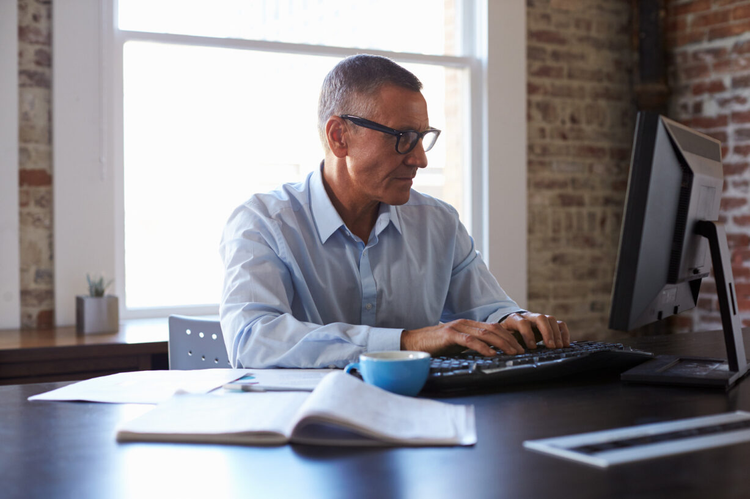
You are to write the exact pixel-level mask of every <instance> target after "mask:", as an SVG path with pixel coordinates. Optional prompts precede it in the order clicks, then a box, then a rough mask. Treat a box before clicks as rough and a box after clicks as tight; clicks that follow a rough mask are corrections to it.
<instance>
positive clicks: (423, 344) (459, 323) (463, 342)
mask: <svg viewBox="0 0 750 499" xmlns="http://www.w3.org/2000/svg"><path fill="white" fill-rule="evenodd" d="M566 331H567V329H566ZM532 338H533V333H532ZM490 345H493V346H495V347H497V348H499V349H500V350H502V351H503V352H505V353H508V354H518V353H523V351H524V349H523V347H522V346H521V345H520V344H519V343H518V341H516V339H515V338H514V337H513V334H512V333H511V332H510V331H508V330H507V329H506V328H504V327H503V326H502V325H500V324H488V323H485V322H476V321H471V320H468V319H459V320H456V321H453V322H449V323H447V324H438V325H437V326H430V327H425V328H422V329H412V330H404V332H403V333H401V350H419V351H422V352H427V353H429V354H430V355H443V354H449V353H458V352H461V351H463V350H466V349H467V348H469V349H472V350H476V351H477V352H479V353H480V354H482V355H495V353H496V352H495V351H494V350H492V349H491V348H490Z"/></svg>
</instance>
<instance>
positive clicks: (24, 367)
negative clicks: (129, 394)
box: [0, 319, 169, 385]
mask: <svg viewBox="0 0 750 499" xmlns="http://www.w3.org/2000/svg"><path fill="white" fill-rule="evenodd" d="M168 337H169V328H168V326H167V320H166V319H140V320H133V321H126V322H123V323H121V324H120V330H119V331H118V332H116V333H106V334H78V333H76V328H75V326H71V327H58V328H54V329H47V330H40V331H33V330H28V331H27V330H23V331H21V330H0V385H9V384H18V383H39V382H47V381H67V380H77V379H87V378H92V377H95V376H102V375H105V374H112V373H116V372H123V371H134V370H143V369H160V368H161V369H166V368H167V367H168V361H167V350H168V344H167V339H168Z"/></svg>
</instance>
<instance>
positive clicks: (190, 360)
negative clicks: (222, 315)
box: [169, 315, 232, 369]
mask: <svg viewBox="0 0 750 499" xmlns="http://www.w3.org/2000/svg"><path fill="white" fill-rule="evenodd" d="M211 367H224V368H229V367H232V366H231V365H230V364H229V356H228V355H227V349H226V346H225V345H224V336H223V335H222V334H221V324H220V323H219V321H217V320H210V319H200V318H197V317H187V316H184V315H170V316H169V368H170V369H208V368H211Z"/></svg>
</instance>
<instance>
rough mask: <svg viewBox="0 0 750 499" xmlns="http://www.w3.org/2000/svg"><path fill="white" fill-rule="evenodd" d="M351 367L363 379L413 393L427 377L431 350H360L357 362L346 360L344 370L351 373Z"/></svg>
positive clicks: (385, 388)
mask: <svg viewBox="0 0 750 499" xmlns="http://www.w3.org/2000/svg"><path fill="white" fill-rule="evenodd" d="M354 369H356V370H357V371H358V372H359V373H360V374H361V375H362V378H364V380H365V383H368V384H370V385H375V386H377V387H380V388H382V389H384V390H388V391H389V392H393V393H398V394H399V395H409V396H412V397H413V396H414V395H416V394H418V393H419V391H420V390H421V389H422V387H423V386H424V384H425V381H427V375H428V374H429V372H430V354H428V353H427V352H414V351H409V350H398V351H390V352H369V353H363V354H360V356H359V362H354V363H352V364H349V365H348V366H346V368H345V369H344V371H345V372H347V373H350V372H351V371H352V370H354Z"/></svg>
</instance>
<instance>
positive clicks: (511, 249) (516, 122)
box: [484, 0, 528, 307]
mask: <svg viewBox="0 0 750 499" xmlns="http://www.w3.org/2000/svg"><path fill="white" fill-rule="evenodd" d="M487 18H488V41H487V56H486V58H487V59H486V73H487V81H486V85H487V89H486V91H487V109H486V113H487V114H486V133H487V135H486V142H485V143H486V147H487V149H486V165H485V174H486V177H485V182H484V185H485V192H484V199H485V214H486V225H485V229H486V232H485V233H486V234H487V237H486V238H485V240H484V245H485V248H484V253H485V255H486V257H487V260H488V262H489V266H490V270H491V271H492V273H493V274H494V275H495V277H497V279H498V281H499V282H500V285H501V286H502V287H503V289H505V291H506V292H507V293H508V295H510V296H511V297H512V298H513V299H514V300H516V302H518V304H519V305H520V306H521V307H525V306H526V303H527V295H528V279H527V274H528V270H527V266H528V258H527V211H528V210H527V204H526V203H527V187H526V170H527V159H526V152H527V151H526V148H527V139H526V135H527V124H526V2H525V1H524V0H489V2H488V16H487Z"/></svg>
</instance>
